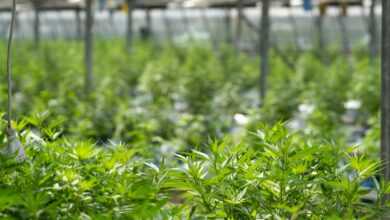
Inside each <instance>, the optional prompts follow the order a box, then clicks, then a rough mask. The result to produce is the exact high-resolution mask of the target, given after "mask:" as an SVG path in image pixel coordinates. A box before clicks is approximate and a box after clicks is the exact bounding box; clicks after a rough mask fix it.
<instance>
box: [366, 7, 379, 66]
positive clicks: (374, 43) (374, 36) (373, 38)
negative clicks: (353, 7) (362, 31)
mask: <svg viewBox="0 0 390 220" xmlns="http://www.w3.org/2000/svg"><path fill="white" fill-rule="evenodd" d="M376 3H377V1H376V0H372V1H371V5H370V15H369V24H368V32H369V35H370V43H369V44H370V45H369V46H370V48H369V50H370V57H371V59H372V60H373V59H375V58H376V57H377V56H378V50H379V49H378V24H377V20H376V13H375V8H376Z"/></svg>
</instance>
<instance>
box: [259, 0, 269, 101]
mask: <svg viewBox="0 0 390 220" xmlns="http://www.w3.org/2000/svg"><path fill="white" fill-rule="evenodd" d="M269 10H270V0H262V5H261V28H260V34H259V36H260V44H259V45H260V59H261V60H260V103H261V105H262V106H263V105H264V103H265V97H266V93H267V78H268V73H269V44H270V39H269V38H270V29H271V28H270V26H271V24H270V17H269Z"/></svg>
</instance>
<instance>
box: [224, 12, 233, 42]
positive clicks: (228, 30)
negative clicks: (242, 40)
mask: <svg viewBox="0 0 390 220" xmlns="http://www.w3.org/2000/svg"><path fill="white" fill-rule="evenodd" d="M225 41H226V44H228V45H229V44H231V43H232V18H231V11H230V9H229V8H226V9H225Z"/></svg>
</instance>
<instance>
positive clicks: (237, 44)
mask: <svg viewBox="0 0 390 220" xmlns="http://www.w3.org/2000/svg"><path fill="white" fill-rule="evenodd" d="M236 7H237V26H236V36H235V39H234V44H235V47H236V49H240V42H241V36H242V16H243V7H244V5H243V1H242V0H237V2H236Z"/></svg>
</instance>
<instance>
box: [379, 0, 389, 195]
mask: <svg viewBox="0 0 390 220" xmlns="http://www.w3.org/2000/svg"><path fill="white" fill-rule="evenodd" d="M389 12H390V1H388V0H383V1H382V88H381V92H382V95H381V160H382V166H383V177H384V180H386V181H389V180H390V28H389V27H390V14H389ZM388 199H389V197H387V200H388Z"/></svg>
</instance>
